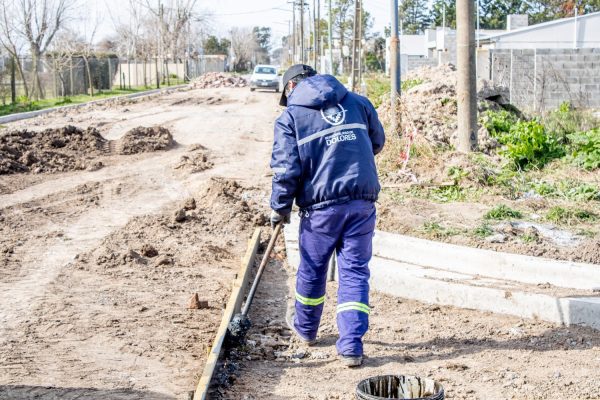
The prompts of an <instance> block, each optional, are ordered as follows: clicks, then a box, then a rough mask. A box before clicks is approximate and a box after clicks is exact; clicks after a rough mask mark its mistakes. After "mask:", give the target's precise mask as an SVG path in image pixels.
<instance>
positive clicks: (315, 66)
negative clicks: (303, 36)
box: [312, 0, 317, 69]
mask: <svg viewBox="0 0 600 400" xmlns="http://www.w3.org/2000/svg"><path fill="white" fill-rule="evenodd" d="M312 36H313V37H312V39H313V45H312V49H313V67H314V68H315V69H317V2H316V1H315V0H313V35H312Z"/></svg>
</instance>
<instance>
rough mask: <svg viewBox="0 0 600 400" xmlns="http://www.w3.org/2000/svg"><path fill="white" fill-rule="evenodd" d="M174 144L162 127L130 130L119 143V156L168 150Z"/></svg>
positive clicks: (139, 127)
mask: <svg viewBox="0 0 600 400" xmlns="http://www.w3.org/2000/svg"><path fill="white" fill-rule="evenodd" d="M173 144H174V141H173V135H171V132H169V130H168V129H167V128H163V127H162V126H154V127H143V126H138V127H137V128H133V129H131V130H130V131H129V132H127V133H126V134H125V135H123V138H121V142H120V150H119V153H120V154H138V153H148V152H152V151H160V150H168V149H170V148H171V147H172V146H173Z"/></svg>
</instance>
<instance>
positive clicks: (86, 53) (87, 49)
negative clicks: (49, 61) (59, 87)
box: [73, 16, 99, 96]
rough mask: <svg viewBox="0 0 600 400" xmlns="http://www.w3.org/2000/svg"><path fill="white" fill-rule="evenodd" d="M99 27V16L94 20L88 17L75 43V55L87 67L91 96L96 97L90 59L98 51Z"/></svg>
mask: <svg viewBox="0 0 600 400" xmlns="http://www.w3.org/2000/svg"><path fill="white" fill-rule="evenodd" d="M98 25H99V16H96V17H94V18H93V19H92V18H90V17H86V18H85V21H84V24H83V30H82V31H81V32H79V35H78V38H77V40H76V41H74V43H73V45H74V48H75V53H76V54H77V55H79V56H81V58H82V59H83V63H84V65H85V70H86V73H87V77H88V87H89V94H90V96H94V80H93V76H92V69H91V67H90V59H91V58H92V57H94V53H95V51H96V47H95V44H94V42H95V39H96V31H97V30H98Z"/></svg>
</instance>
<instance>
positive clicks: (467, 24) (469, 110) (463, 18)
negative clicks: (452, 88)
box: [456, 0, 477, 153]
mask: <svg viewBox="0 0 600 400" xmlns="http://www.w3.org/2000/svg"><path fill="white" fill-rule="evenodd" d="M474 17H475V13H474V12H473V1H472V0H457V1H456V41H457V45H456V58H457V70H458V71H457V72H458V79H457V96H458V151H461V152H463V153H467V152H470V151H472V150H473V149H474V148H475V146H476V145H477V103H476V101H477V99H476V97H477V93H476V92H477V87H476V82H475V27H474V25H475V24H474V23H473V22H474V21H473V19H474Z"/></svg>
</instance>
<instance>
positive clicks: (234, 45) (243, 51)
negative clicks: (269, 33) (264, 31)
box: [231, 27, 257, 71]
mask: <svg viewBox="0 0 600 400" xmlns="http://www.w3.org/2000/svg"><path fill="white" fill-rule="evenodd" d="M256 46H257V43H256V37H255V36H254V33H253V32H252V29H250V28H237V27H236V28H232V29H231V50H232V52H233V54H234V56H235V70H236V71H241V70H245V69H246V68H247V64H248V62H249V61H251V60H252V53H253V52H254V50H255V49H256Z"/></svg>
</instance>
